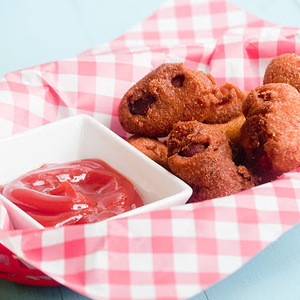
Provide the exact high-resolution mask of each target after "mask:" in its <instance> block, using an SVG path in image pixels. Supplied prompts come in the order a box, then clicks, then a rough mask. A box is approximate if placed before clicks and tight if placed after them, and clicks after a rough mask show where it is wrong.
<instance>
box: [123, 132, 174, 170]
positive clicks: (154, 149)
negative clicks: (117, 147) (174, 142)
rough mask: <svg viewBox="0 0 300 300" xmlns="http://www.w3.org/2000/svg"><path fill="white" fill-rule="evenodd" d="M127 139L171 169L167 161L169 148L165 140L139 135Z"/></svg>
mask: <svg viewBox="0 0 300 300" xmlns="http://www.w3.org/2000/svg"><path fill="white" fill-rule="evenodd" d="M127 141H128V143H130V144H131V145H132V146H133V147H135V148H136V149H138V150H139V151H141V152H142V153H144V154H145V155H146V156H148V157H149V158H151V159H152V160H153V161H155V162H156V163H158V164H160V165H161V166H162V167H164V168H165V169H169V168H168V163H167V156H168V149H167V146H166V145H165V144H164V143H163V142H161V141H159V140H157V139H154V138H148V137H143V136H137V135H134V136H131V137H130V138H129V139H128V140H127Z"/></svg>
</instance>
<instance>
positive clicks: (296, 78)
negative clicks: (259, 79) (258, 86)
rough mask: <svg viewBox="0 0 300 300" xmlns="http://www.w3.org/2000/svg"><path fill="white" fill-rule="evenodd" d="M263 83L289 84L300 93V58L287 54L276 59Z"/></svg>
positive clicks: (266, 72) (266, 73)
mask: <svg viewBox="0 0 300 300" xmlns="http://www.w3.org/2000/svg"><path fill="white" fill-rule="evenodd" d="M263 82H264V84H268V83H288V84H290V85H291V86H293V87H294V88H296V89H297V90H298V92H300V56H298V55H296V54H295V53H286V54H282V55H279V56H277V57H275V58H274V59H273V60H272V61H271V62H270V64H269V65H268V66H267V69H266V71H265V75H264V81H263Z"/></svg>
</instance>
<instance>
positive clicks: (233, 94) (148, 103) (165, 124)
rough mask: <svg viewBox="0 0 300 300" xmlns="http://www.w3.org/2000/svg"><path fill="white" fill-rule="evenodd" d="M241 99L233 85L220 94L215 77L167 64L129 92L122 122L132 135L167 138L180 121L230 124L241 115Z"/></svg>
mask: <svg viewBox="0 0 300 300" xmlns="http://www.w3.org/2000/svg"><path fill="white" fill-rule="evenodd" d="M239 97H240V91H238V89H237V88H236V87H233V86H231V84H226V85H224V87H222V88H221V90H220V89H219V88H218V87H217V84H216V82H215V80H214V78H213V77H212V76H211V75H209V74H205V73H203V72H201V71H196V70H190V69H187V68H185V67H184V65H183V64H182V63H173V64H172V63H167V64H162V65H161V66H159V67H158V68H157V69H155V70H153V71H152V72H151V73H149V74H148V75H146V76H145V77H144V78H143V79H141V80H140V81H139V82H137V83H136V84H135V85H134V86H133V87H131V88H130V89H129V90H128V91H127V93H126V94H125V95H124V97H123V98H122V100H121V102H120V105H119V111H118V113H119V120H120V123H121V125H122V126H123V128H124V129H125V130H126V131H127V132H129V133H134V134H137V135H142V136H148V137H164V136H167V135H168V133H169V132H170V131H171V129H172V125H173V124H174V123H176V122H178V121H188V120H197V121H201V122H202V121H204V120H208V122H210V123H211V122H212V121H216V122H217V123H221V122H227V120H230V119H232V118H233V117H234V116H236V114H237V110H238V105H237V104H236V103H238V102H239V101H237V100H236V99H237V98H238V99H239ZM229 103H233V105H232V107H231V108H230V105H229ZM216 105H218V107H216V108H215V109H214V111H212V107H215V106H216ZM222 107H223V108H224V113H223V112H222V111H221V110H222ZM227 113H228V114H229V115H230V116H227Z"/></svg>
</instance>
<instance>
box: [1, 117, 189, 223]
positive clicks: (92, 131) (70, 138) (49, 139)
mask: <svg viewBox="0 0 300 300" xmlns="http://www.w3.org/2000/svg"><path fill="white" fill-rule="evenodd" d="M83 158H99V159H101V160H104V161H105V162H107V163H108V164H109V165H110V166H112V167H113V168H114V169H116V170H117V171H119V172H120V173H121V174H123V175H124V176H126V177H127V178H128V179H129V180H130V181H131V182H132V183H133V184H134V185H135V187H136V189H137V191H138V192H139V194H140V195H141V197H142V198H143V200H144V202H145V204H146V205H145V206H142V207H139V208H137V209H134V210H131V211H129V212H126V213H123V214H121V215H120V216H125V215H127V216H128V215H133V214H137V213H141V212H146V211H150V210H154V209H163V208H168V207H172V206H176V205H180V204H184V203H186V201H187V200H188V199H189V197H190V196H191V194H192V189H191V188H190V187H189V186H188V185H187V184H186V183H184V182H183V181H182V180H180V179H179V178H177V177H176V176H174V175H173V174H171V173H169V172H168V171H166V170H165V169H164V168H162V167H161V166H159V165H158V164H156V163H154V162H153V161H152V160H151V159H149V158H148V157H146V156H145V155H144V154H142V153H141V152H139V151H138V150H136V149H135V148H134V147H133V146H131V145H130V144H128V143H127V142H126V141H125V140H123V139H122V138H121V137H119V136H118V135H116V134H115V133H113V132H112V131H111V130H110V129H108V128H107V127H105V126H104V125H102V124H101V123H99V122H97V121H96V120H94V119H93V118H91V117H89V116H86V115H79V116H75V117H70V118H66V119H63V120H61V121H57V122H53V123H51V124H47V125H44V126H41V127H39V128H36V129H32V130H28V131H26V132H24V133H20V134H16V135H14V136H11V137H9V138H5V139H2V140H0V165H1V168H0V184H6V183H8V182H10V181H11V180H13V179H15V178H17V177H19V176H20V175H22V174H24V173H26V172H28V171H31V170H33V169H36V168H39V167H40V166H41V165H43V164H47V163H64V162H69V161H73V160H77V159H83ZM0 200H1V201H2V202H3V203H4V205H5V206H6V208H7V210H8V213H9V214H10V216H11V220H12V223H13V224H12V225H13V227H14V228H15V229H25V228H43V226H42V225H41V224H40V223H38V222H37V221H35V220H34V219H33V218H31V217H30V216H29V215H27V214H26V213H25V212H24V211H22V210H21V209H19V208H18V207H17V206H16V205H14V204H13V203H12V202H10V201H9V200H8V199H6V198H5V197H3V196H2V195H0Z"/></svg>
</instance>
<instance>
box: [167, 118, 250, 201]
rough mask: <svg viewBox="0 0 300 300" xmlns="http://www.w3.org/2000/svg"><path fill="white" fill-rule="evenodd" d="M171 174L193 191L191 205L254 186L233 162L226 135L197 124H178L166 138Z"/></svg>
mask: <svg viewBox="0 0 300 300" xmlns="http://www.w3.org/2000/svg"><path fill="white" fill-rule="evenodd" d="M167 146H168V164H169V167H170V169H171V171H172V172H173V173H174V174H175V175H177V176H178V177H180V178H181V179H182V180H184V181H185V182H186V183H188V184H189V185H190V186H191V187H192V188H193V191H194V193H193V196H192V198H191V199H190V202H196V201H202V200H206V199H212V198H216V197H222V196H227V195H231V194H234V193H237V192H239V191H242V190H244V189H247V188H251V187H253V186H254V183H253V181H252V178H251V176H250V174H249V172H248V171H247V169H246V168H245V167H243V166H239V167H237V166H236V165H235V164H234V162H233V161H232V152H231V148H230V146H229V142H228V139H227V137H226V136H225V134H224V133H223V132H222V131H221V130H219V129H218V128H216V127H214V126H211V125H208V124H203V123H200V122H197V121H188V122H178V123H177V124H176V125H174V128H173V130H172V131H171V132H170V134H169V136H168V138H167Z"/></svg>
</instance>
